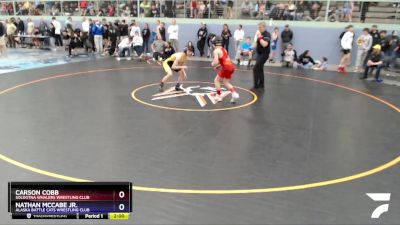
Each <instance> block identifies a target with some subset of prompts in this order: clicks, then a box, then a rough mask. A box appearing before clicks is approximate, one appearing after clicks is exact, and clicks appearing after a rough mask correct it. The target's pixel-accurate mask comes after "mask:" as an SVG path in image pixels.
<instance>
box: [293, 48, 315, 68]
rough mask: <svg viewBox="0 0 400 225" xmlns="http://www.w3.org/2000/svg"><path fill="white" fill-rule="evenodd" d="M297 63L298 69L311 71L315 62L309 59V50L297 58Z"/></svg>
mask: <svg viewBox="0 0 400 225" xmlns="http://www.w3.org/2000/svg"><path fill="white" fill-rule="evenodd" d="M297 63H298V64H297V65H298V68H303V69H311V68H312V67H313V66H314V65H315V62H314V59H313V58H312V57H311V53H310V50H305V51H304V52H303V54H301V55H300V56H299V59H298V61H297Z"/></svg>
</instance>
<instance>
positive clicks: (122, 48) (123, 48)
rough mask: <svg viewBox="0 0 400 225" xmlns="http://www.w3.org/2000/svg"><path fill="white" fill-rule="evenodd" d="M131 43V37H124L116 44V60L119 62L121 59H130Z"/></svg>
mask: <svg viewBox="0 0 400 225" xmlns="http://www.w3.org/2000/svg"><path fill="white" fill-rule="evenodd" d="M132 42H133V37H126V38H124V39H122V41H121V42H120V43H119V44H118V58H117V60H121V57H128V60H129V59H130V57H131V47H132Z"/></svg>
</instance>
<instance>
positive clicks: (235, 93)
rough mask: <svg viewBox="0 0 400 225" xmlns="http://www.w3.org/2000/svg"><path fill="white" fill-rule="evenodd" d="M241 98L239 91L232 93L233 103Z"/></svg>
mask: <svg viewBox="0 0 400 225" xmlns="http://www.w3.org/2000/svg"><path fill="white" fill-rule="evenodd" d="M238 99H239V94H238V93H237V92H233V93H232V98H231V103H235V102H236V100H238Z"/></svg>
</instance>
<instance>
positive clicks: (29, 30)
mask: <svg viewBox="0 0 400 225" xmlns="http://www.w3.org/2000/svg"><path fill="white" fill-rule="evenodd" d="M27 22H28V23H27V29H26V34H27V35H33V31H34V30H35V24H34V23H33V21H32V20H31V18H28V19H27Z"/></svg>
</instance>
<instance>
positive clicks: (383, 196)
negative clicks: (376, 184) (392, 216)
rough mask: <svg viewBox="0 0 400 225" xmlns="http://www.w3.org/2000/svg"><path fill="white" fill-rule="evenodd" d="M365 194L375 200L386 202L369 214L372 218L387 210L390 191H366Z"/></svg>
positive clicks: (376, 217)
mask: <svg viewBox="0 0 400 225" xmlns="http://www.w3.org/2000/svg"><path fill="white" fill-rule="evenodd" d="M366 195H367V196H368V197H369V198H371V199H372V200H374V201H375V202H387V204H382V205H379V206H378V207H376V208H375V210H374V211H373V212H372V214H371V218H372V219H379V217H380V216H381V215H382V214H383V213H385V212H387V211H389V203H388V202H389V201H390V193H366Z"/></svg>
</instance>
